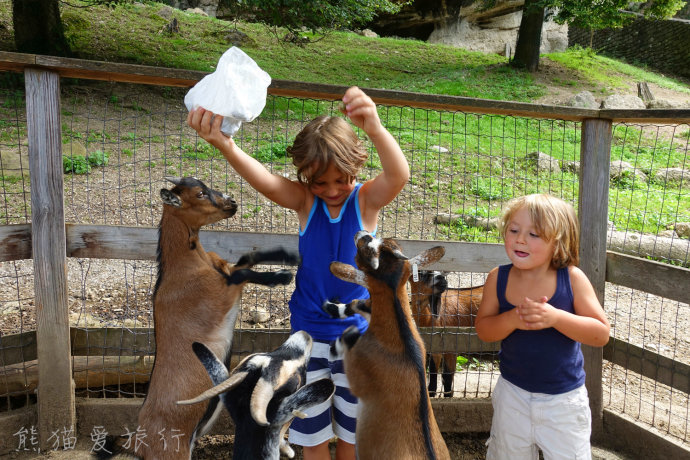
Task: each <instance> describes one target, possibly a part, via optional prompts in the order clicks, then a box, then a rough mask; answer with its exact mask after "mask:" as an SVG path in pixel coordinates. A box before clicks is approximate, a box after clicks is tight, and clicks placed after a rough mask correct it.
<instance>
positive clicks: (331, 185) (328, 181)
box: [309, 163, 355, 206]
mask: <svg viewBox="0 0 690 460" xmlns="http://www.w3.org/2000/svg"><path fill="white" fill-rule="evenodd" d="M354 188H355V183H354V181H350V178H349V177H348V176H347V175H346V174H345V173H343V172H342V171H340V170H339V169H338V168H336V167H335V165H334V164H333V163H331V164H330V165H329V166H328V169H326V172H324V173H323V174H321V175H320V176H319V177H317V178H316V179H314V180H313V181H312V183H311V186H310V187H309V189H310V190H311V193H313V194H314V195H316V196H318V197H319V198H321V199H322V200H323V201H324V202H325V203H326V205H327V206H340V205H342V204H343V203H344V202H345V200H346V199H347V197H348V196H349V195H350V192H352V190H354Z"/></svg>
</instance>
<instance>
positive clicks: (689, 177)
mask: <svg viewBox="0 0 690 460" xmlns="http://www.w3.org/2000/svg"><path fill="white" fill-rule="evenodd" d="M654 179H656V180H657V181H658V182H662V183H670V182H672V183H677V184H680V185H681V187H690V171H688V170H685V169H683V168H666V169H660V170H658V171H657V172H656V174H655V175H654Z"/></svg>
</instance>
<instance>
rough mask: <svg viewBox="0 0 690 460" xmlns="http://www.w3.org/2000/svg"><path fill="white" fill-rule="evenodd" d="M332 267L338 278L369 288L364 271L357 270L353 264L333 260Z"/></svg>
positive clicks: (332, 271)
mask: <svg viewBox="0 0 690 460" xmlns="http://www.w3.org/2000/svg"><path fill="white" fill-rule="evenodd" d="M330 268H331V273H333V275H334V276H335V277H336V278H339V279H341V280H343V281H348V282H350V283H355V284H359V285H360V286H364V287H365V288H368V286H367V282H366V278H365V276H364V272H363V271H361V270H357V269H356V268H355V267H353V266H352V265H348V264H344V263H342V262H331V266H330Z"/></svg>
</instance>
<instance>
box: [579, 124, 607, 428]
mask: <svg viewBox="0 0 690 460" xmlns="http://www.w3.org/2000/svg"><path fill="white" fill-rule="evenodd" d="M611 136H612V122H611V120H606V119H585V120H583V122H582V142H581V149H580V198H579V203H578V217H579V219H580V233H581V235H580V268H581V269H582V271H583V272H585V274H586V275H587V277H588V278H589V280H590V281H591V283H592V285H593V286H594V291H595V292H596V294H597V297H598V298H599V302H601V304H602V305H604V288H605V286H606V229H607V224H608V202H609V196H608V194H609V167H610V164H611V158H610V157H611ZM604 307H605V306H604ZM582 352H583V354H584V357H585V371H586V372H587V380H586V386H587V391H588V393H589V405H590V409H591V411H592V439H593V440H598V439H601V438H602V436H603V402H602V399H603V396H602V395H603V389H602V364H603V359H604V358H603V349H602V348H598V347H590V346H585V345H583V346H582Z"/></svg>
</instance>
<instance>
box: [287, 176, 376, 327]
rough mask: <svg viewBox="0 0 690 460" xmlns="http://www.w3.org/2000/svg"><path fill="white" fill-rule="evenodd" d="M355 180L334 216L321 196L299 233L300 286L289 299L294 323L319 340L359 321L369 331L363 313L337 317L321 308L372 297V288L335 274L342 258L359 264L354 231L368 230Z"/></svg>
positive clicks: (297, 285)
mask: <svg viewBox="0 0 690 460" xmlns="http://www.w3.org/2000/svg"><path fill="white" fill-rule="evenodd" d="M361 186H362V184H356V185H355V189H354V190H353V191H352V193H350V196H349V197H348V198H347V200H346V201H345V203H344V204H343V206H342V208H341V209H340V215H338V217H336V218H334V219H332V218H331V217H330V214H329V212H328V207H327V206H326V203H324V202H323V200H321V199H320V198H318V197H315V199H314V205H313V206H312V208H311V211H310V212H309V218H308V220H307V224H306V225H305V226H304V230H302V231H300V233H299V253H300V255H301V256H302V263H301V264H300V266H299V268H298V269H297V275H296V276H295V291H294V292H293V294H292V297H291V298H290V303H289V305H290V326H291V327H292V329H293V330H295V331H299V330H302V331H306V332H308V333H309V334H311V336H312V337H313V338H314V339H318V340H333V339H336V338H338V337H339V336H340V335H341V334H342V333H343V331H344V330H345V329H347V328H348V327H349V326H351V325H355V326H357V327H358V328H359V330H360V331H361V332H364V331H365V330H366V329H367V327H368V323H367V322H366V320H365V319H364V318H363V317H362V316H360V315H354V316H352V317H349V318H345V319H333V318H331V317H330V316H329V315H327V314H326V313H325V312H324V311H323V310H321V305H322V304H323V302H324V301H326V300H332V301H339V302H343V303H348V302H350V301H352V300H354V299H368V298H369V291H367V290H366V289H365V288H364V287H362V286H359V285H358V284H353V283H348V282H347V281H342V280H340V279H338V278H336V277H335V276H333V275H332V274H331V271H330V269H329V266H330V264H331V262H333V261H336V260H337V261H340V262H343V263H346V264H349V265H352V266H355V267H356V266H357V265H356V264H355V254H356V249H357V248H356V247H355V233H357V232H358V231H360V230H362V229H363V226H362V217H361V215H360V211H359V190H360V187H361Z"/></svg>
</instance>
